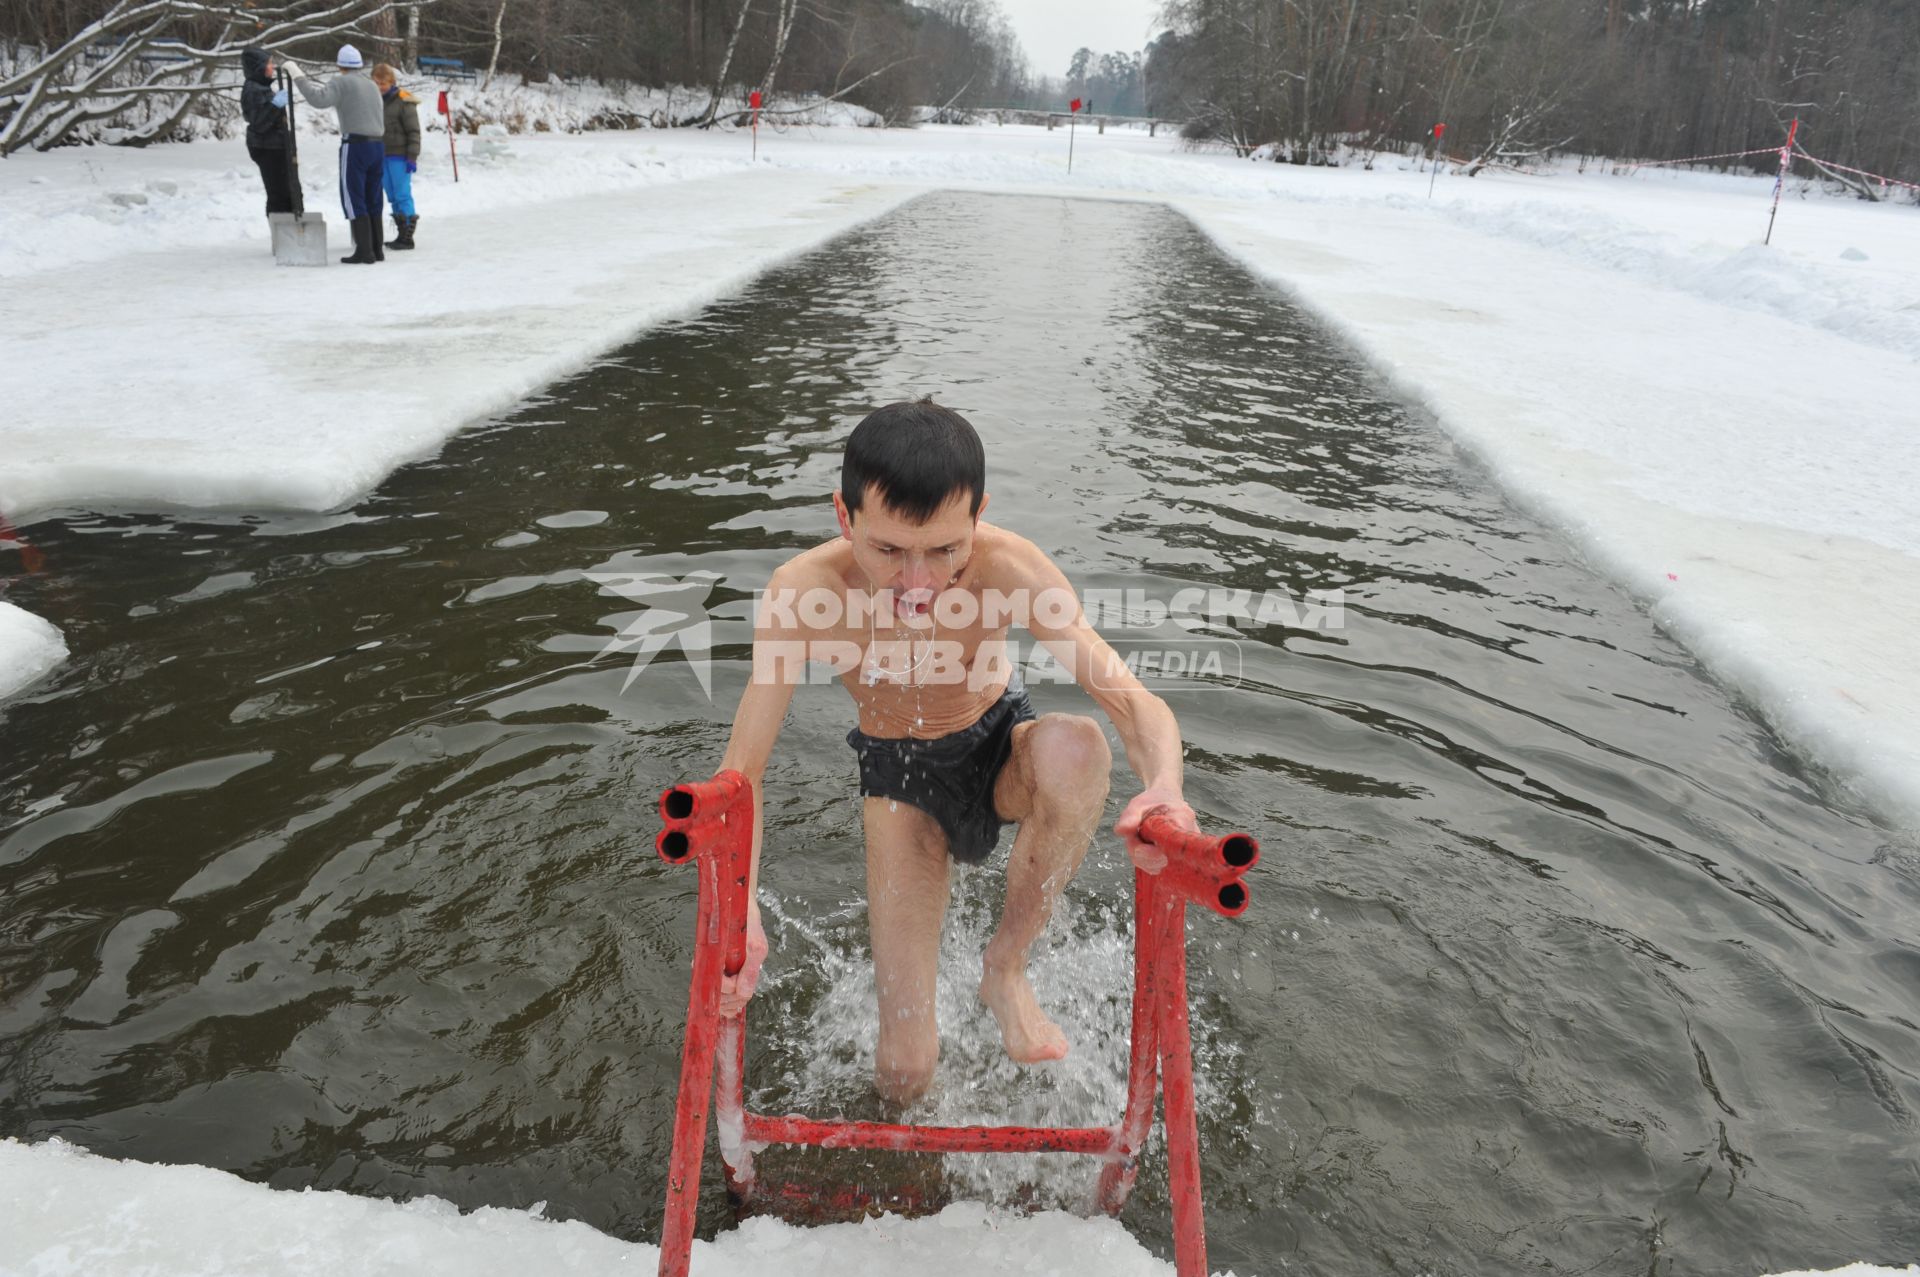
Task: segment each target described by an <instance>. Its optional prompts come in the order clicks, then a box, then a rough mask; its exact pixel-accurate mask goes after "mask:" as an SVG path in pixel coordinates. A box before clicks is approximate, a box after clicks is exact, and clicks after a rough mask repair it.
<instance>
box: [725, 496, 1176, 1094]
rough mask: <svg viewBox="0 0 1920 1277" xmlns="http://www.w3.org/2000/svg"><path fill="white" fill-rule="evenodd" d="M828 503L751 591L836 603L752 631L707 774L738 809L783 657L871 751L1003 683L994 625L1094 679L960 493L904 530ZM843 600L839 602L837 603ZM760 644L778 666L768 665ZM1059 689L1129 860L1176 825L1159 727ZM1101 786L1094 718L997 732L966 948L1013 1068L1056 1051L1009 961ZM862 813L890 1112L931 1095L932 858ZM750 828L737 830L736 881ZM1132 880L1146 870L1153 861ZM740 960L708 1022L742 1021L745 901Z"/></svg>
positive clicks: (1080, 837)
mask: <svg viewBox="0 0 1920 1277" xmlns="http://www.w3.org/2000/svg"><path fill="white" fill-rule="evenodd" d="M834 506H835V513H836V517H837V518H838V520H839V522H840V529H841V536H840V537H838V538H836V539H835V540H833V541H828V542H824V543H822V544H820V545H817V546H815V547H813V548H812V549H809V550H805V551H802V552H801V553H800V554H798V555H795V556H794V557H793V558H792V559H790V560H788V561H787V562H786V563H785V564H783V565H782V566H781V567H780V569H779V570H778V571H777V572H775V574H774V576H773V579H772V580H770V581H769V582H768V594H769V596H773V597H780V596H783V595H784V596H786V597H791V598H795V599H799V598H804V597H807V596H809V595H813V594H817V593H822V592H823V593H824V594H825V595H826V596H828V597H829V598H830V599H833V600H839V601H840V605H839V606H835V607H830V608H827V609H825V610H824V611H809V609H807V608H805V607H798V606H796V607H792V608H791V609H790V610H789V611H787V612H786V613H784V614H781V615H774V614H771V613H770V611H769V609H767V608H765V607H764V606H763V608H762V609H761V611H760V615H759V616H758V617H757V619H756V625H755V633H754V652H755V672H754V677H753V679H752V680H751V681H750V683H749V686H748V689H747V692H746V693H745V694H744V695H743V696H742V698H741V704H740V709H739V711H738V712H737V713H736V715H735V719H734V731H733V736H732V738H731V739H730V740H729V742H728V747H727V755H726V759H725V760H724V761H723V763H722V766H723V767H734V768H737V769H739V770H740V771H741V772H742V773H743V774H744V775H746V776H747V777H748V778H749V780H750V781H751V782H752V784H753V786H754V794H755V801H756V810H757V811H758V810H763V809H764V802H765V800H764V796H763V795H762V793H761V790H760V784H761V777H762V775H763V772H764V768H765V765H766V760H767V757H768V755H769V754H770V753H771V750H772V746H773V743H774V738H775V737H776V736H777V735H778V731H779V725H780V722H781V720H782V719H783V718H784V717H785V714H786V711H787V707H788V705H789V704H790V702H791V697H792V687H793V686H794V685H795V684H797V683H798V682H800V681H802V680H801V679H800V678H799V677H796V675H797V673H798V670H797V665H798V664H799V663H800V662H798V661H797V660H796V658H795V657H794V656H793V653H794V652H795V651H797V650H804V651H806V652H807V653H809V654H817V653H819V652H828V653H831V654H832V655H831V657H830V658H827V657H820V658H818V659H829V660H830V663H831V664H832V666H833V668H834V669H835V671H836V672H837V673H838V674H839V676H840V680H841V683H842V685H843V686H845V687H846V689H847V692H848V694H849V695H851V696H852V697H853V700H854V705H855V709H856V713H857V716H858V721H859V727H860V730H861V731H863V732H865V733H866V734H868V735H870V736H874V737H879V738H882V739H901V738H907V737H912V738H917V739H933V738H936V737H940V736H945V735H949V734H951V733H953V732H956V731H960V730H962V729H964V728H966V727H969V726H971V725H973V724H974V723H975V722H977V721H978V720H979V719H980V717H981V715H983V714H984V713H986V712H987V710H988V709H990V708H992V706H993V705H994V704H995V703H996V702H997V701H998V700H999V698H1000V696H1001V695H1002V693H1003V692H1004V690H1005V688H1006V685H1007V682H1008V677H1009V674H1010V673H1011V670H1012V665H1011V661H1010V659H1009V658H1010V655H1011V653H1010V652H1009V650H1008V646H1007V633H1008V629H1009V628H1010V625H1009V620H1010V619H1011V623H1012V624H1021V625H1023V626H1024V627H1025V628H1026V629H1028V630H1029V631H1030V632H1031V633H1032V634H1033V636H1034V638H1035V639H1036V640H1039V641H1041V642H1043V643H1045V644H1046V645H1047V646H1048V647H1049V649H1050V650H1052V651H1053V652H1054V654H1055V657H1056V659H1061V660H1063V661H1066V662H1072V665H1071V668H1073V669H1075V670H1076V671H1086V670H1093V669H1095V668H1105V667H1106V666H1105V665H1104V664H1103V663H1102V661H1103V658H1110V657H1111V649H1109V648H1107V647H1106V645H1105V642H1104V640H1101V639H1100V638H1099V637H1098V635H1096V634H1095V633H1094V632H1093V630H1092V629H1091V627H1090V626H1088V625H1087V624H1086V622H1085V618H1084V617H1082V616H1080V614H1079V610H1078V607H1077V605H1075V604H1074V603H1073V590H1072V587H1071V584H1070V583H1069V582H1068V581H1067V579H1066V577H1065V576H1064V575H1062V574H1061V572H1060V570H1059V569H1058V568H1057V567H1056V566H1055V565H1054V564H1053V562H1052V561H1051V560H1050V559H1049V558H1048V557H1047V556H1046V554H1045V553H1044V552H1042V551H1041V550H1040V549H1039V548H1038V547H1037V546H1035V545H1034V544H1033V543H1032V542H1031V541H1029V540H1027V539H1026V538H1025V537H1022V536H1019V535H1018V534H1017V533H1013V532H1010V531H1008V530H1007V529H1004V528H1001V527H998V526H996V525H994V524H991V523H988V522H985V521H984V520H983V519H980V518H978V517H977V514H976V512H973V511H970V510H969V508H968V505H967V502H966V499H965V496H964V494H962V495H960V496H956V497H955V498H954V499H953V500H951V501H949V502H948V504H947V505H946V506H945V507H943V508H942V509H941V510H939V511H937V512H936V513H935V514H934V515H933V516H932V517H931V518H929V519H927V520H925V521H920V522H916V521H913V520H910V519H904V518H902V517H901V516H899V515H898V514H896V513H894V512H892V511H890V510H888V509H886V508H885V507H883V506H878V505H877V503H876V502H874V501H872V500H869V501H868V503H867V506H868V507H869V508H867V509H864V510H862V511H857V512H856V511H849V510H848V509H847V508H846V506H845V505H844V503H843V502H842V501H841V500H840V499H839V497H838V495H837V494H836V496H835V499H834ZM982 509H984V502H983V504H982ZM1049 593H1050V594H1052V595H1053V596H1054V597H1056V598H1059V597H1064V598H1065V600H1066V601H1067V608H1066V614H1065V616H1064V617H1060V616H1055V617H1052V618H1048V617H1047V616H1045V615H1043V614H1041V613H1040V612H1039V609H1038V608H1037V607H1033V606H1031V605H1032V604H1033V601H1034V600H1036V599H1037V598H1039V597H1041V596H1043V595H1046V594H1049ZM1009 598H1013V599H1022V600H1026V601H1027V603H1028V604H1029V607H1028V608H1027V609H1023V610H1022V611H1021V612H1020V613H1019V614H1017V615H1015V616H1013V617H1012V618H1009V617H1008V616H1007V614H1006V613H1005V612H1004V611H998V610H996V605H997V604H1000V603H1004V602H1005V601H1006V600H1007V599H1009ZM856 599H857V600H858V601H859V604H860V605H859V606H858V607H857V608H849V607H848V606H847V605H846V604H847V601H849V600H856ZM850 613H851V614H850ZM776 651H778V652H781V653H784V654H785V655H783V656H779V657H777V658H776V657H775V656H774V655H773V653H775V652H776ZM1062 654H1064V656H1063V655H1062ZM763 655H764V656H765V658H766V659H765V660H764V661H763ZM1077 681H1079V682H1080V684H1081V686H1082V687H1083V688H1084V689H1085V690H1086V691H1087V692H1088V694H1089V695H1090V696H1092V697H1093V699H1094V700H1095V701H1096V702H1097V703H1098V704H1099V706H1100V707H1101V709H1103V710H1104V711H1105V712H1106V715H1107V717H1108V718H1109V719H1110V720H1111V721H1112V723H1113V724H1114V727H1115V728H1116V730H1117V731H1118V733H1119V735H1120V737H1121V739H1122V741H1123V742H1124V743H1125V744H1126V747H1127V753H1128V761H1129V763H1130V764H1132V766H1133V768H1134V770H1135V772H1136V773H1137V774H1139V775H1140V777H1141V778H1142V780H1143V781H1144V782H1145V786H1146V787H1145V789H1144V790H1143V791H1142V792H1141V793H1140V794H1139V795H1137V796H1136V797H1135V798H1134V799H1133V801H1132V802H1131V803H1129V804H1128V806H1127V809H1126V811H1124V812H1123V813H1122V815H1121V819H1120V821H1119V823H1118V824H1117V825H1116V826H1115V828H1116V831H1117V832H1118V833H1120V835H1121V836H1122V837H1123V838H1125V839H1128V845H1129V851H1130V852H1131V853H1132V854H1133V855H1134V856H1135V858H1136V861H1137V862H1138V861H1139V857H1140V855H1141V851H1140V849H1139V845H1138V844H1137V840H1136V839H1134V838H1133V834H1134V833H1135V831H1136V830H1137V828H1138V825H1139V821H1140V818H1141V816H1142V815H1143V814H1144V813H1145V812H1146V811H1148V810H1150V809H1152V808H1153V807H1155V806H1159V807H1166V808H1169V809H1170V810H1173V811H1174V812H1176V813H1177V818H1179V819H1181V820H1183V821H1184V822H1191V820H1192V811H1191V808H1189V807H1187V806H1186V803H1185V800H1184V799H1183V798H1182V796H1181V793H1180V788H1181V787H1180V739H1179V728H1178V725H1177V724H1176V723H1175V722H1174V720H1173V716H1172V713H1171V712H1170V711H1169V710H1168V709H1167V708H1166V706H1165V704H1164V703H1163V702H1161V701H1160V700H1159V698H1158V697H1155V696H1153V695H1152V694H1151V693H1149V692H1147V691H1146V690H1145V689H1144V688H1142V687H1140V686H1139V684H1138V682H1137V680H1133V679H1132V678H1131V675H1125V676H1124V677H1121V678H1118V679H1111V680H1108V681H1106V682H1102V683H1099V684H1096V683H1094V682H1091V681H1089V680H1088V679H1087V678H1084V677H1083V678H1079V679H1078V680H1077ZM1111 775H1112V754H1111V751H1110V749H1109V747H1108V744H1107V738H1106V735H1105V732H1104V731H1103V730H1102V728H1101V726H1100V724H1098V723H1097V722H1095V720H1093V719H1092V718H1090V717H1087V716H1085V715H1076V714H1046V715H1043V716H1041V717H1040V718H1038V719H1036V720H1033V721H1031V722H1027V723H1022V724H1020V725H1018V726H1016V727H1015V729H1014V732H1013V738H1012V749H1011V754H1010V757H1009V761H1008V763H1007V765H1006V766H1005V767H1004V768H1003V769H1002V771H1001V774H1000V776H999V779H998V780H997V782H996V785H995V789H994V794H993V802H994V806H995V809H996V812H997V814H998V815H999V816H1000V817H1001V818H1002V819H1003V820H1005V821H1008V822H1009V823H1014V824H1016V825H1017V826H1018V828H1017V832H1016V834H1015V837H1014V842H1013V848H1012V851H1011V853H1010V855H1009V858H1008V862H1007V891H1006V903H1005V907H1004V908H1003V910H1002V914H1001V919H1000V925H999V927H998V929H997V930H996V932H995V934H994V936H993V938H992V940H990V941H989V942H988V945H987V948H986V951H985V952H984V953H983V954H982V962H981V981H980V986H979V996H980V1000H981V1002H982V1003H983V1004H984V1005H985V1006H986V1007H987V1008H988V1009H989V1010H990V1011H991V1012H992V1014H993V1016H994V1018H995V1020H996V1022H997V1023H998V1025H999V1027H1000V1033H1001V1039H1002V1042H1003V1043H1004V1045H1005V1047H1006V1051H1007V1054H1008V1056H1009V1057H1010V1058H1012V1059H1013V1060H1015V1061H1016V1062H1018V1063H1021V1064H1035V1063H1040V1062H1043V1061H1048V1060H1057V1059H1061V1058H1063V1057H1064V1056H1065V1055H1066V1054H1067V1053H1068V1050H1069V1044H1068V1041H1067V1037H1066V1034H1065V1033H1064V1032H1063V1031H1062V1030H1061V1029H1060V1027H1059V1025H1057V1024H1056V1023H1055V1022H1054V1021H1053V1020H1052V1019H1051V1018H1050V1017H1049V1016H1048V1015H1047V1014H1046V1012H1045V1011H1044V1010H1043V1009H1042V1008H1041V1006H1040V1004H1039V1001H1038V999H1037V998H1036V997H1035V995H1034V991H1033V986H1032V983H1031V981H1030V980H1029V978H1028V975H1027V956H1028V952H1029V950H1030V949H1031V947H1032V945H1033V944H1034V942H1035V941H1036V940H1038V939H1039V937H1040V935H1041V934H1042V932H1043V931H1044V929H1045V927H1046V925H1047V922H1048V920H1049V919H1050V918H1051V916H1052V912H1053V908H1054V905H1055V903H1056V902H1057V901H1058V899H1059V896H1060V893H1061V891H1062V890H1063V889H1064V888H1065V886H1066V884H1067V882H1068V881H1069V880H1071V879H1072V877H1073V875H1074V873H1075V871H1076V870H1078V868H1079V866H1080V863H1081V861H1082V860H1083V859H1084V858H1085V856H1086V853H1087V850H1088V847H1089V846H1090V845H1091V842H1092V838H1093V834H1094V832H1095V831H1096V829H1097V828H1098V826H1099V823H1100V818H1101V814H1102V812H1103V811H1104V808H1105V803H1106V797H1107V792H1108V786H1109V784H1110V781H1111ZM863 816H864V825H865V831H866V843H867V886H868V924H869V933H870V936H871V941H872V946H873V957H874V970H875V984H876V989H877V992H878V997H879V1004H880V1006H879V1011H880V1035H879V1040H878V1042H877V1043H876V1049H875V1068H874V1074H875V1082H876V1084H877V1086H878V1088H879V1090H880V1091H881V1093H882V1094H883V1095H884V1096H886V1097H887V1098H888V1099H890V1100H893V1101H895V1102H897V1103H908V1102H911V1101H912V1100H914V1099H916V1098H918V1097H919V1096H921V1095H923V1094H924V1093H925V1092H926V1091H927V1089H928V1088H929V1087H930V1086H931V1085H932V1082H933V1078H934V1072H935V1067H936V1065H937V1063H938V1059H939V1049H940V1041H939V1026H938V1024H937V1023H936V1021H935V1017H934V1005H935V997H934V995H935V990H936V983H937V979H936V978H937V974H938V971H937V968H938V960H939V943H940V931H941V926H942V922H943V919H944V916H945V911H946V905H947V900H948V894H949V875H950V870H951V860H950V857H949V855H948V850H947V842H946V836H945V834H944V832H943V831H942V830H941V829H940V827H939V825H938V823H937V822H936V821H935V820H934V819H933V818H932V817H931V816H929V815H928V814H927V813H925V812H923V811H921V810H919V809H918V808H916V807H914V806H912V805H911V804H909V803H903V802H895V801H883V800H880V799H872V798H870V799H867V800H866V802H865V804H864V808H863ZM760 833H761V829H760V827H759V823H758V822H757V821H756V828H755V841H754V860H753V869H752V878H753V881H754V883H756V884H757V881H758V871H759V851H760ZM1142 867H1143V868H1146V869H1147V870H1148V871H1149V872H1152V871H1153V870H1155V869H1157V868H1158V865H1157V864H1144V863H1143V866H1142ZM754 899H756V897H755V896H754V894H753V892H752V891H750V892H749V900H750V901H751V900H754ZM748 950H749V959H748V966H747V968H745V969H743V971H742V973H741V975H740V976H739V977H738V978H735V977H728V978H726V979H725V980H723V982H722V993H721V1012H722V1014H723V1015H729V1014H737V1013H738V1012H739V1010H741V1009H744V1006H745V1002H746V999H747V998H749V997H751V995H752V989H753V985H754V983H755V981H756V980H757V978H758V973H759V959H760V958H762V957H764V955H765V952H766V941H765V935H764V932H763V931H762V930H761V928H760V925H759V915H758V908H757V904H755V905H750V913H749V921H748Z"/></svg>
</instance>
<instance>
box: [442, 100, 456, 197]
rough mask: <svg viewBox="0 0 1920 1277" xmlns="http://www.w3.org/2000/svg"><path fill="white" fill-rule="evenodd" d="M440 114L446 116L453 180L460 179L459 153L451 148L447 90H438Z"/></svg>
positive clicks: (451, 136)
mask: <svg viewBox="0 0 1920 1277" xmlns="http://www.w3.org/2000/svg"><path fill="white" fill-rule="evenodd" d="M439 111H440V114H442V115H444V116H446V117H447V154H448V155H449V156H450V157H451V158H452V159H453V180H454V181H456V182H458V181H459V180H460V153H459V152H458V151H456V150H454V149H453V111H452V109H451V108H449V107H448V106H447V91H446V90H445V89H442V90H440V107H439Z"/></svg>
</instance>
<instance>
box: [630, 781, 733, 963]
mask: <svg viewBox="0 0 1920 1277" xmlns="http://www.w3.org/2000/svg"><path fill="white" fill-rule="evenodd" d="M753 817H754V811H753V787H752V786H751V785H750V784H748V783H747V778H746V777H745V776H742V775H741V774H740V773H739V772H737V771H723V772H720V773H718V774H716V775H715V776H714V778H713V779H712V780H706V781H691V782H688V783H686V784H682V785H674V786H672V787H671V788H669V789H667V790H666V791H665V792H663V793H662V794H661V795H660V822H661V826H662V827H661V830H660V834H659V836H658V837H657V838H655V839H654V849H655V850H656V851H658V852H659V853H660V859H662V860H664V861H666V862H667V863H668V864H670V865H684V864H686V863H688V862H689V861H699V862H701V866H702V873H705V872H707V871H708V866H711V870H712V872H713V874H714V879H713V881H714V885H715V887H716V888H717V889H718V890H717V900H718V903H719V908H718V909H717V910H715V911H714V914H713V916H712V917H711V918H709V919H708V920H707V925H708V930H707V931H705V932H704V933H703V934H701V935H700V936H697V937H696V938H695V940H696V947H697V946H698V944H700V943H707V944H720V945H721V946H722V948H721V961H720V974H721V975H722V976H724V977H726V978H728V979H733V978H735V977H738V976H739V974H740V971H741V968H743V967H744V966H745V965H746V962H747V911H748V904H749V901H748V899H747V881H748V877H749V873H748V871H749V868H750V860H751V856H752V848H753Z"/></svg>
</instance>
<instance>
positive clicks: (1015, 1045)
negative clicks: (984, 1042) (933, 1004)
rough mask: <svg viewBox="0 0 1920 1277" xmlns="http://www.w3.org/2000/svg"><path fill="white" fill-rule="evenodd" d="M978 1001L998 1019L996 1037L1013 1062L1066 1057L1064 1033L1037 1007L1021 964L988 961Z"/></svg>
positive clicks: (1026, 1062)
mask: <svg viewBox="0 0 1920 1277" xmlns="http://www.w3.org/2000/svg"><path fill="white" fill-rule="evenodd" d="M980 1000H981V1001H982V1002H984V1003H986V1004H987V1009H988V1010H990V1011H992V1012H993V1018H994V1019H996V1020H998V1021H999V1022H1000V1039H1001V1041H1003V1042H1005V1043H1006V1046H1007V1054H1008V1055H1009V1056H1012V1057H1013V1061H1014V1063H1016V1064H1038V1063H1040V1062H1041V1061H1043V1060H1059V1059H1064V1058H1066V1054H1067V1035H1066V1034H1064V1033H1062V1032H1061V1031H1060V1026H1059V1025H1057V1024H1055V1023H1054V1022H1053V1021H1052V1020H1049V1019H1048V1018H1047V1016H1046V1013H1045V1012H1043V1011H1042V1010H1041V1009H1040V1004H1039V1002H1037V1001H1035V999H1034V996H1033V986H1032V985H1031V984H1029V983H1028V982H1027V973H1026V970H1025V969H1024V968H1023V967H1019V966H1013V967H995V966H993V965H992V964H988V965H987V966H986V967H985V969H984V973H983V974H982V976H981V978H980Z"/></svg>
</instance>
